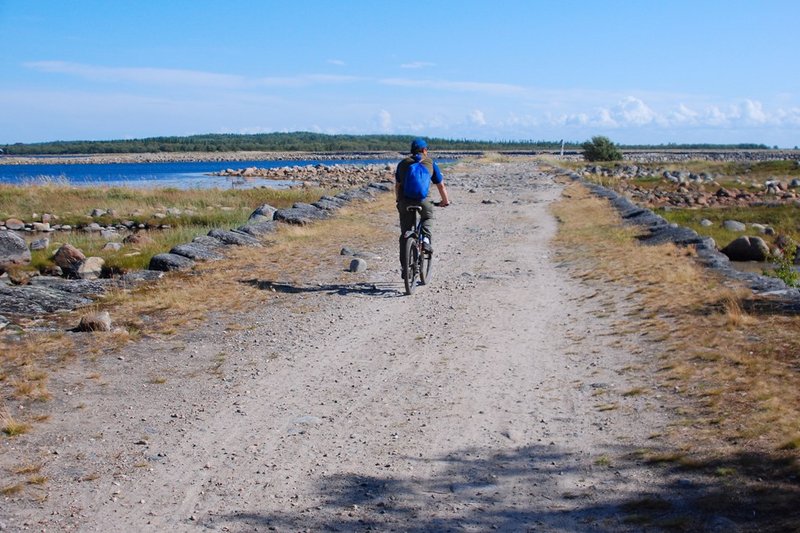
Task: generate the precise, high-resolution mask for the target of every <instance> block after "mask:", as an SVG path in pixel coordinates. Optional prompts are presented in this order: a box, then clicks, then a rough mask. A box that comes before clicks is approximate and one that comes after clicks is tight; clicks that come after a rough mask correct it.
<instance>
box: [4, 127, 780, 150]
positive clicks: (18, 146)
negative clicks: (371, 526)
mask: <svg viewBox="0 0 800 533" xmlns="http://www.w3.org/2000/svg"><path fill="white" fill-rule="evenodd" d="M413 139H414V136H411V135H326V134H322V133H310V132H294V133H258V134H253V135H241V134H207V135H191V136H187V137H151V138H147V139H128V140H114V141H53V142H44V143H30V144H24V143H15V144H7V145H0V149H1V150H3V153H5V154H7V155H69V154H122V153H151V152H155V153H158V152H240V151H263V152H380V151H396V152H405V151H407V150H408V147H409V145H410V143H411V141H412V140H413ZM426 140H427V141H428V144H429V145H430V146H431V148H432V149H433V150H456V151H546V150H550V151H552V150H560V149H561V141H560V140H559V141H533V140H529V141H475V140H467V139H437V138H427V137H426ZM621 148H627V149H683V150H690V149H699V150H716V149H740V150H757V149H767V148H768V147H767V146H765V145H762V144H737V145H710V144H691V145H690V144H668V145H659V146H644V145H642V146H621ZM564 149H565V150H570V151H574V150H582V148H581V143H580V142H573V141H569V142H565V143H564Z"/></svg>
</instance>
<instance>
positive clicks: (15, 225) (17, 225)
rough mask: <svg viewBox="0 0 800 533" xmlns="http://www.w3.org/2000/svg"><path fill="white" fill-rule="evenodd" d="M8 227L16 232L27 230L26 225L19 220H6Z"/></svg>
mask: <svg viewBox="0 0 800 533" xmlns="http://www.w3.org/2000/svg"><path fill="white" fill-rule="evenodd" d="M6 227H7V228H8V229H12V230H15V231H22V230H24V229H25V223H24V222H23V221H21V220H20V219H18V218H9V219H8V220H6Z"/></svg>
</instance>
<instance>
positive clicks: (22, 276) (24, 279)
mask: <svg viewBox="0 0 800 533" xmlns="http://www.w3.org/2000/svg"><path fill="white" fill-rule="evenodd" d="M36 274H37V273H35V272H32V271H30V270H22V269H20V268H12V269H10V270H9V271H8V279H9V281H11V283H12V284H13V285H27V284H29V283H30V282H31V279H32V278H33V277H34V276H35V275H36Z"/></svg>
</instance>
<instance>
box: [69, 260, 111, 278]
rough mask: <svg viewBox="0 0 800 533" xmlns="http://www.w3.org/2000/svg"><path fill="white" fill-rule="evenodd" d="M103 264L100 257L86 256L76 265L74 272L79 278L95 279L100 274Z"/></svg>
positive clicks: (103, 261)
mask: <svg viewBox="0 0 800 533" xmlns="http://www.w3.org/2000/svg"><path fill="white" fill-rule="evenodd" d="M105 264H106V262H105V259H103V258H102V257H87V258H86V259H84V260H83V262H81V264H80V265H78V269H77V271H76V272H75V274H76V275H77V277H78V278H79V279H97V278H99V277H100V276H101V275H102V273H103V265H105Z"/></svg>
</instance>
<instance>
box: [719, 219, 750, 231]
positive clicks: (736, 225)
mask: <svg viewBox="0 0 800 533" xmlns="http://www.w3.org/2000/svg"><path fill="white" fill-rule="evenodd" d="M722 227H723V228H725V229H726V230H728V231H744V230H745V229H747V226H745V225H744V223H742V222H739V221H738V220H726V221H724V222H723V223H722Z"/></svg>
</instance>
